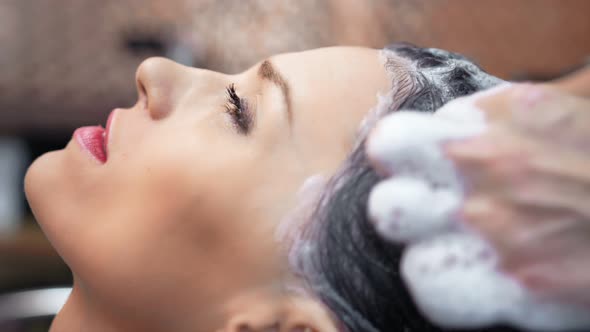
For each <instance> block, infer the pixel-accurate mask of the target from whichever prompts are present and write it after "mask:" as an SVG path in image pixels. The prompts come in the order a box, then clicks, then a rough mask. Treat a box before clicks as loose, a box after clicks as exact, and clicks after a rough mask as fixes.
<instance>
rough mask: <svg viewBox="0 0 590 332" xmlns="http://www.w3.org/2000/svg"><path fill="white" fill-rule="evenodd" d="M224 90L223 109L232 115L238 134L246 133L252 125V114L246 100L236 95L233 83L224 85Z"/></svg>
mask: <svg viewBox="0 0 590 332" xmlns="http://www.w3.org/2000/svg"><path fill="white" fill-rule="evenodd" d="M225 90H226V92H227V103H226V104H225V111H226V113H228V114H229V115H230V116H231V117H232V119H233V122H234V124H235V126H236V128H237V129H238V131H239V132H240V134H243V135H247V134H248V132H249V131H250V128H251V127H252V114H251V113H250V110H249V109H248V101H247V100H246V99H244V98H240V96H238V94H237V92H236V87H235V85H234V84H233V83H232V84H230V85H229V86H228V87H226V88H225Z"/></svg>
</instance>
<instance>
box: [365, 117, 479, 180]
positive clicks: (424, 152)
mask: <svg viewBox="0 0 590 332" xmlns="http://www.w3.org/2000/svg"><path fill="white" fill-rule="evenodd" d="M482 131H483V127H482V126H481V125H478V124H477V125H457V124H456V123H454V122H452V121H449V120H445V119H439V118H436V117H433V116H432V115H431V114H424V113H418V112H397V113H394V114H391V115H388V116H387V117H385V118H383V119H382V120H380V121H379V123H378V124H377V126H376V128H375V129H374V130H373V132H372V133H371V135H370V137H369V139H368V142H367V154H368V158H369V160H370V162H371V164H372V165H373V166H374V167H375V168H376V169H377V171H378V172H380V173H381V174H384V175H392V174H396V175H406V176H410V177H416V178H421V179H425V180H426V181H427V182H429V183H430V184H431V185H434V186H447V187H448V186H453V187H456V186H457V183H456V179H455V172H454V169H453V167H452V164H451V163H450V161H449V160H448V159H446V158H445V157H444V156H443V154H442V152H441V149H440V143H441V142H442V141H446V140H452V139H459V138H464V137H469V136H473V135H475V134H477V133H480V132H482Z"/></svg>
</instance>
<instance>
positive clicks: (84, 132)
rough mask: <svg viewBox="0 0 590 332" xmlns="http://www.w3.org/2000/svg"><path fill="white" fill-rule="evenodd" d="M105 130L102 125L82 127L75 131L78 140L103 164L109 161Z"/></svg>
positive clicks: (83, 147)
mask: <svg viewBox="0 0 590 332" xmlns="http://www.w3.org/2000/svg"><path fill="white" fill-rule="evenodd" d="M105 132H106V130H105V129H104V128H103V127H101V126H91V127H81V128H78V129H76V131H74V138H75V139H76V142H78V144H79V145H80V146H81V147H82V149H84V150H85V151H87V152H88V153H90V155H91V156H92V157H94V159H96V160H97V161H99V162H100V163H101V164H104V163H105V162H106V161H107V154H106V150H105Z"/></svg>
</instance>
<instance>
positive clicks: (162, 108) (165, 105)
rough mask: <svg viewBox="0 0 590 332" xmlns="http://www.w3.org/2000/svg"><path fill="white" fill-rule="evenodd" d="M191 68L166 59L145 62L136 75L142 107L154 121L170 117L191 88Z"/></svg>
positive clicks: (156, 58) (150, 59)
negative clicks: (177, 103)
mask: <svg viewBox="0 0 590 332" xmlns="http://www.w3.org/2000/svg"><path fill="white" fill-rule="evenodd" d="M189 81H190V73H189V68H188V67H184V66H182V65H180V64H177V63H176V62H174V61H171V60H168V59H165V58H158V57H154V58H149V59H146V60H144V61H143V62H142V63H141V64H140V65H139V67H138V68H137V72H136V74H135V82H136V85H137V92H138V95H139V102H140V105H143V107H145V108H146V109H147V110H148V111H149V113H150V116H151V117H152V118H154V119H162V118H165V117H166V116H168V115H169V114H170V113H171V112H172V111H173V110H174V109H175V107H176V104H175V102H176V101H178V100H180V99H181V97H182V94H183V93H186V92H187V90H188V87H189V86H190V82H189Z"/></svg>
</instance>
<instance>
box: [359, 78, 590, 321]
mask: <svg viewBox="0 0 590 332" xmlns="http://www.w3.org/2000/svg"><path fill="white" fill-rule="evenodd" d="M509 86H510V84H503V85H501V86H498V87H496V88H494V89H491V90H487V91H484V92H480V93H477V94H474V95H472V96H471V97H468V98H462V99H457V100H454V101H451V102H449V103H448V104H446V105H445V106H444V107H442V108H441V109H440V110H438V111H437V112H436V113H435V114H425V113H418V112H405V111H401V112H397V113H393V114H390V115H388V116H386V117H385V118H383V119H382V120H381V121H380V122H379V123H378V125H377V127H376V128H375V131H374V132H373V134H372V135H371V137H370V139H369V142H368V144H367V153H368V155H369V158H370V159H371V161H372V162H373V164H374V165H376V168H377V170H378V171H379V172H380V173H381V174H383V175H387V176H392V177H389V178H386V179H385V180H383V181H382V182H380V183H379V184H377V185H376V186H375V187H374V188H373V191H372V192H371V195H370V197H369V203H368V204H369V205H368V209H369V216H370V219H371V220H372V221H373V222H374V223H375V227H376V229H377V230H378V232H379V233H380V234H381V235H382V236H384V237H385V238H387V239H390V240H392V241H396V242H401V243H405V244H407V247H406V249H405V251H404V254H403V257H402V262H401V273H402V276H403V278H404V281H405V283H406V285H407V287H408V289H409V291H410V293H411V294H412V296H413V298H414V300H415V302H416V304H417V305H418V307H419V308H420V310H421V311H422V312H423V314H424V315H425V316H427V317H428V318H429V319H430V320H432V321H433V322H435V323H437V324H440V325H442V326H445V327H450V328H476V327H484V326H488V325H492V324H497V323H499V324H502V323H505V324H511V325H514V326H517V327H519V328H523V329H530V330H533V331H564V330H579V329H583V328H589V327H590V313H589V312H588V310H587V309H584V308H581V307H577V306H574V305H567V304H561V303H554V302H550V301H547V300H543V299H539V298H537V297H535V296H534V295H533V294H532V293H531V292H530V291H528V290H527V289H525V288H524V287H523V286H522V285H521V284H519V283H518V282H517V281H516V280H514V279H513V278H511V277H509V276H508V275H506V274H504V273H502V272H501V271H500V269H499V257H498V256H497V254H496V252H495V251H494V250H493V248H492V247H491V246H490V245H489V244H488V243H487V242H486V241H484V239H483V238H481V237H480V236H479V235H478V234H476V233H475V232H473V231H472V230H469V229H468V228H467V227H465V225H464V224H462V223H461V222H460V220H458V218H457V217H456V213H457V211H458V209H459V207H460V206H461V204H462V202H463V197H464V194H463V193H464V190H463V186H462V183H461V178H460V174H458V173H457V171H456V169H455V168H454V167H453V164H452V162H451V161H450V160H448V159H447V158H446V157H445V156H444V154H443V152H442V150H441V147H440V145H441V143H443V142H445V141H449V140H456V139H462V138H468V137H472V136H474V135H477V134H481V133H483V132H485V131H486V120H485V116H484V113H483V112H482V111H481V110H480V109H478V108H477V107H476V106H475V105H476V100H477V99H478V98H481V97H482V96H488V95H491V94H495V93H497V92H500V91H502V90H504V89H506V88H507V87H509ZM394 172H395V173H394Z"/></svg>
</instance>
